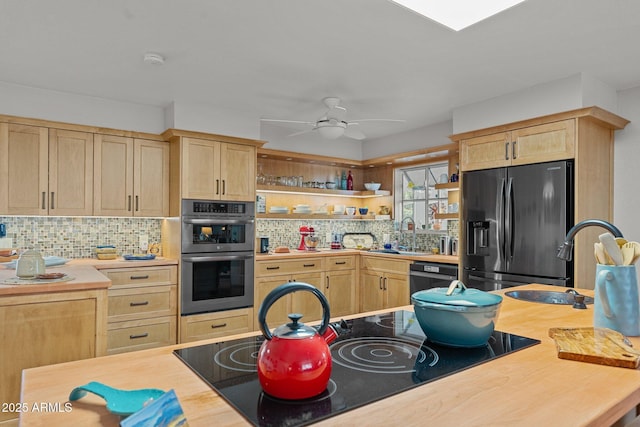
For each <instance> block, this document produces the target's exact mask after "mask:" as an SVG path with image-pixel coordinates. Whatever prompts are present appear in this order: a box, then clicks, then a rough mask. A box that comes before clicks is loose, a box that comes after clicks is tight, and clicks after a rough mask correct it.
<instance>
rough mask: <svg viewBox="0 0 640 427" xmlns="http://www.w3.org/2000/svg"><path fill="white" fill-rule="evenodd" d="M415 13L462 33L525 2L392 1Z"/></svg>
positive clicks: (488, 0) (500, 0)
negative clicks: (465, 29)
mask: <svg viewBox="0 0 640 427" xmlns="http://www.w3.org/2000/svg"><path fill="white" fill-rule="evenodd" d="M391 1H392V2H393V3H397V4H399V5H402V6H404V7H406V8H408V9H411V10H413V11H414V12H417V13H419V14H420V15H424V16H426V17H427V18H429V19H431V20H433V21H436V22H438V23H440V24H442V25H445V26H447V27H449V28H451V29H453V30H455V31H460V30H462V29H463V28H466V27H468V26H470V25H473V24H475V23H477V22H480V21H482V20H484V19H487V18H488V17H490V16H493V15H496V14H498V13H500V12H502V11H503V10H506V9H508V8H510V7H512V6H515V5H517V4H519V3H522V2H523V1H524V0H391Z"/></svg>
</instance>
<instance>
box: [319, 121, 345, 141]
mask: <svg viewBox="0 0 640 427" xmlns="http://www.w3.org/2000/svg"><path fill="white" fill-rule="evenodd" d="M316 127H317V129H318V132H319V133H320V135H322V137H323V138H326V139H338V138H340V137H341V136H342V135H344V131H345V129H347V123H346V122H344V121H337V120H320V121H318V122H317V123H316Z"/></svg>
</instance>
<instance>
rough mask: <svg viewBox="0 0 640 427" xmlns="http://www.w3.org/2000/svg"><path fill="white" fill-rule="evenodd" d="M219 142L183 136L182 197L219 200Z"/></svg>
mask: <svg viewBox="0 0 640 427" xmlns="http://www.w3.org/2000/svg"><path fill="white" fill-rule="evenodd" d="M219 165H220V143H219V142H217V141H207V140H204V139H195V138H184V139H183V145H182V198H183V199H204V200H220V199H221V192H222V182H221V180H220V166H219Z"/></svg>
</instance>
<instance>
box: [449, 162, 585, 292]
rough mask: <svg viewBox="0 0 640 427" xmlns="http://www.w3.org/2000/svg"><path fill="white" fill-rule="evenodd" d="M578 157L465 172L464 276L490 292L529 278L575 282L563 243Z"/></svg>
mask: <svg viewBox="0 0 640 427" xmlns="http://www.w3.org/2000/svg"><path fill="white" fill-rule="evenodd" d="M573 188H574V185H573V162H572V161H557V162H549V163H538V164H533V165H522V166H512V167H506V168H498V169H487V170H479V171H471V172H465V173H464V176H463V179H462V203H461V204H462V216H461V220H462V222H461V224H460V225H461V227H460V233H466V234H465V237H466V238H465V247H464V248H462V249H463V250H462V251H461V255H462V264H463V267H464V269H463V271H462V280H463V282H464V283H465V285H467V286H468V287H472V288H478V289H482V290H485V291H492V290H496V289H503V288H507V287H511V286H518V285H523V284H528V283H543V284H549V285H559V286H568V287H573V281H572V276H573V264H572V263H571V262H566V261H563V260H561V259H559V258H558V257H557V256H556V255H557V252H558V247H559V246H560V245H561V244H562V242H563V241H564V238H565V236H566V234H567V231H568V230H569V228H571V226H573V205H574V203H573Z"/></svg>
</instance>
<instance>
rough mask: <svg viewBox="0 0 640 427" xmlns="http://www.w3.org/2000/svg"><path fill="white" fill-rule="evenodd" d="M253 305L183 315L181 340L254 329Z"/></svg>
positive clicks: (207, 337)
mask: <svg viewBox="0 0 640 427" xmlns="http://www.w3.org/2000/svg"><path fill="white" fill-rule="evenodd" d="M253 313H254V310H253V308H252V307H249V308H240V309H236V310H226V311H217V312H214V313H203V314H193V315H190V316H182V318H181V320H180V342H181V343H183V342H193V341H199V340H204V339H209V338H216V337H221V336H226V335H236V334H241V333H245V332H251V331H253V317H254V316H253Z"/></svg>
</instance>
